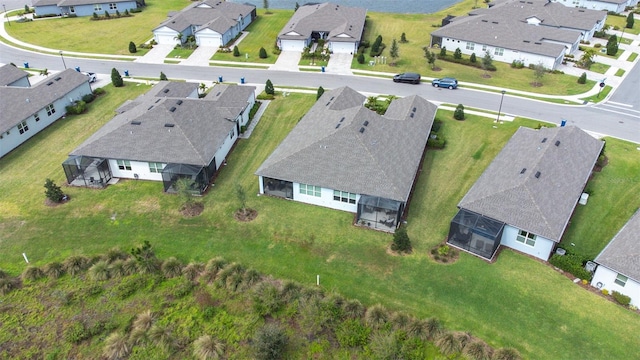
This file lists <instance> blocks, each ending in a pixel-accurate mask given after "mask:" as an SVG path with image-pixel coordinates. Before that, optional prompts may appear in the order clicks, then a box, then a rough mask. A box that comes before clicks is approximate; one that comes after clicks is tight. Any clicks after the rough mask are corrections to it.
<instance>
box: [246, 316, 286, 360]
mask: <svg viewBox="0 0 640 360" xmlns="http://www.w3.org/2000/svg"><path fill="white" fill-rule="evenodd" d="M288 342H289V338H288V336H287V333H286V332H285V331H284V330H283V329H282V328H280V327H279V326H278V325H276V324H273V323H267V324H265V325H263V326H262V327H261V328H259V329H258V330H257V331H256V334H255V336H254V339H253V346H254V348H255V352H256V359H259V360H276V359H281V358H282V356H283V355H284V352H285V350H286V348H287V344H288Z"/></svg>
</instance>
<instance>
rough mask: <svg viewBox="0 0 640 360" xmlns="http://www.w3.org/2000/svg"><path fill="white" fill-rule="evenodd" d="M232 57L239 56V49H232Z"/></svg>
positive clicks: (235, 47)
mask: <svg viewBox="0 0 640 360" xmlns="http://www.w3.org/2000/svg"><path fill="white" fill-rule="evenodd" d="M233 56H235V57H238V56H240V49H238V47H237V46H234V47H233Z"/></svg>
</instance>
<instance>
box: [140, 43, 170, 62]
mask: <svg viewBox="0 0 640 360" xmlns="http://www.w3.org/2000/svg"><path fill="white" fill-rule="evenodd" d="M174 47H175V45H167V44H158V45H154V46H153V49H151V50H149V52H148V53H146V54H144V56H142V57H141V58H139V59H136V60H135V61H136V62H141V63H147V64H164V59H165V58H166V57H167V55H169V53H170V52H171V50H173V48H174Z"/></svg>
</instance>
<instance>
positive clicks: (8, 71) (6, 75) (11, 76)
mask: <svg viewBox="0 0 640 360" xmlns="http://www.w3.org/2000/svg"><path fill="white" fill-rule="evenodd" d="M27 76H29V73H27V72H26V71H22V70H20V69H18V68H17V67H15V66H13V65H9V64H7V65H4V66H0V86H5V85H9V84H11V83H13V82H15V81H18V80H20V79H22V78H23V77H27Z"/></svg>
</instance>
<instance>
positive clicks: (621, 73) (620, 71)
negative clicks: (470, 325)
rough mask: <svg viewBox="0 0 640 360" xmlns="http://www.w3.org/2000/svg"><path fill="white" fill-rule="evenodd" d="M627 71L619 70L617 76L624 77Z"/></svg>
mask: <svg viewBox="0 0 640 360" xmlns="http://www.w3.org/2000/svg"><path fill="white" fill-rule="evenodd" d="M624 73H625V71H624V70H623V69H618V71H616V74H615V76H622V75H624Z"/></svg>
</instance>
